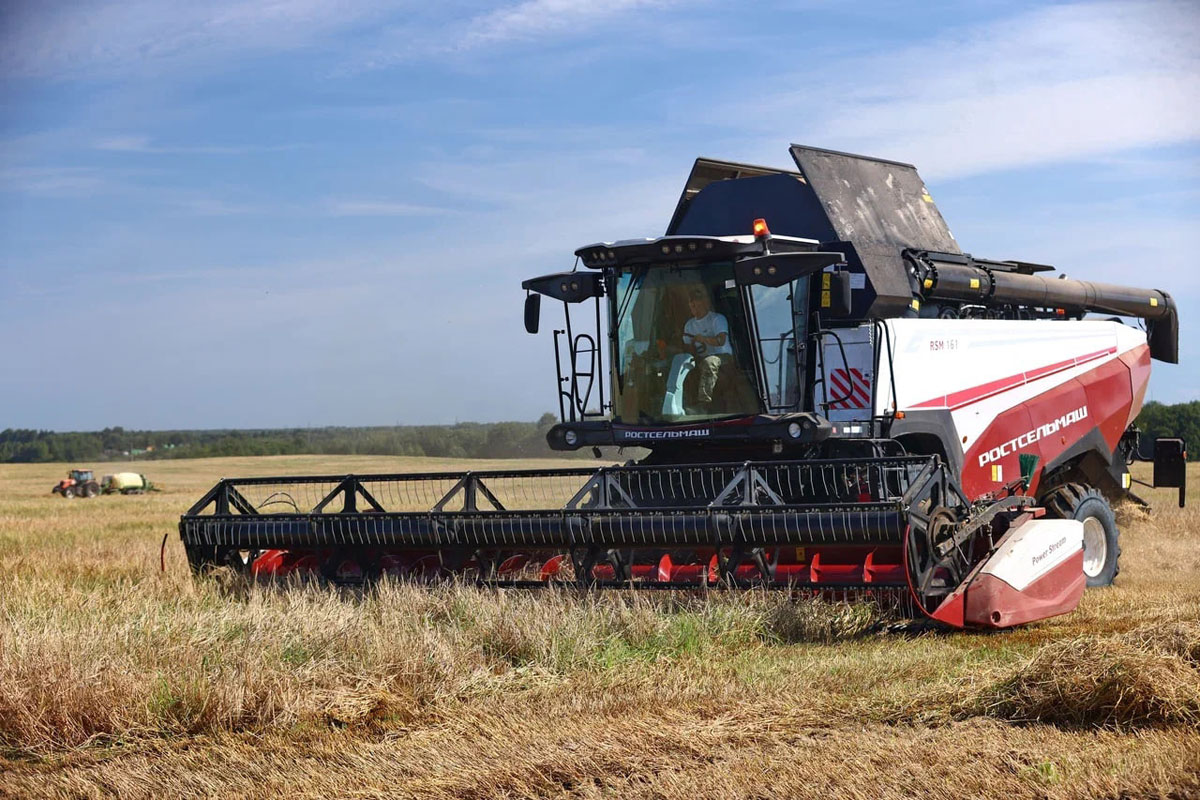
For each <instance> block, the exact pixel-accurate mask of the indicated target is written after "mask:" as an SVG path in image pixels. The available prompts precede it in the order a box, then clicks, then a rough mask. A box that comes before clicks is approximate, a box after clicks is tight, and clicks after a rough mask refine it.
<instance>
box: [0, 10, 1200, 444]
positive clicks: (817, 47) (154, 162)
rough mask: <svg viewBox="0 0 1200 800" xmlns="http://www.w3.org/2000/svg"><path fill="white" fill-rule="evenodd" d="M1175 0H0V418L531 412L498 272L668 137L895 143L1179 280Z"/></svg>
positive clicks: (603, 222) (107, 421)
mask: <svg viewBox="0 0 1200 800" xmlns="http://www.w3.org/2000/svg"><path fill="white" fill-rule="evenodd" d="M1197 9H1198V6H1197V5H1196V4H1195V3H1170V2H1166V3H1071V4H1051V5H1047V4H1034V3H1019V2H979V3H972V4H968V3H958V2H953V3H950V2H946V3H937V2H931V3H901V2H897V3H878V2H876V3H872V2H862V3H856V4H853V5H850V4H844V3H833V2H790V3H788V2H779V3H772V2H765V3H758V4H754V5H753V6H750V5H747V4H742V3H735V2H716V1H715V0H714V1H713V2H694V3H689V2H666V1H664V2H655V1H654V0H509V1H508V2H505V3H491V4H489V3H481V2H466V1H465V0H464V1H461V2H460V1H459V0H449V1H448V2H440V3H432V4H431V3H417V2H403V1H401V2H395V3H383V2H372V1H371V0H367V1H366V2H361V3H353V2H317V0H276V1H274V2H263V3H236V2H225V1H224V0H221V1H217V2H205V1H198V2H189V3H179V4H170V3H166V2H160V1H158V0H153V1H148V0H125V1H124V2H82V3H47V2H39V3H32V2H28V3H22V2H15V3H13V2H10V3H7V4H5V6H4V9H3V10H2V11H0V108H2V113H0V340H2V341H3V342H4V343H5V347H4V348H3V350H2V351H0V398H3V399H0V428H4V427H37V428H49V429H55V430H80V429H94V428H100V427H104V426H107V425H124V426H126V427H140V428H167V427H186V428H198V427H255V426H264V427H276V426H293V425H298V426H307V425H326V424H341V425H367V424H392V423H397V422H399V423H434V422H453V421H455V420H468V419H478V420H497V419H534V418H536V417H537V416H538V415H540V414H541V413H542V412H543V411H545V410H547V409H550V408H553V407H555V401H554V391H555V385H554V378H553V374H552V370H553V368H552V364H551V355H552V350H551V345H550V342H549V337H548V336H545V335H543V336H539V337H530V336H527V335H526V334H525V333H524V332H523V330H522V327H521V303H522V299H523V292H522V291H521V290H520V288H519V283H520V281H521V279H522V278H525V277H530V276H533V275H538V274H542V273H545V272H550V271H554V270H557V269H566V268H569V267H570V266H571V264H572V257H571V253H572V251H573V250H574V249H575V248H576V247H578V246H580V245H582V244H586V243H588V242H592V241H596V240H603V239H619V238H629V237H633V236H643V235H656V234H659V233H661V232H662V230H663V228H664V227H665V225H666V223H667V221H668V219H669V218H670V214H671V211H672V210H673V208H674V204H675V201H676V199H677V196H678V192H679V190H680V188H681V185H682V181H683V179H684V178H685V176H686V175H687V172H688V170H689V169H690V166H691V162H692V160H693V159H694V158H695V157H696V156H700V155H704V156H711V157H716V158H726V159H731V160H741V161H749V162H754V163H763V164H770V165H776V166H784V167H786V166H789V165H790V161H789V159H788V155H787V145H788V143H789V142H800V143H804V144H811V145H817V146H822V147H829V148H834V149H843V150H850V151H853V152H862V153H867V154H872V155H878V156H883V157H888V158H894V159H898V160H902V161H909V162H912V163H915V164H916V165H917V166H918V168H919V169H920V170H921V174H922V175H923V177H924V178H925V179H926V181H927V183H928V185H929V188H930V190H931V192H932V194H933V196H934V198H935V199H936V200H937V203H938V206H939V208H940V209H941V211H942V213H943V215H944V216H945V217H946V218H947V220H948V221H949V223H950V226H951V229H952V230H953V231H954V233H955V235H956V237H957V238H958V240H959V242H960V243H961V244H962V245H963V247H964V249H966V250H968V251H970V252H973V253H975V254H976V255H981V256H984V257H989V258H1023V259H1027V260H1031V261H1042V262H1046V263H1052V264H1055V265H1057V266H1059V267H1060V268H1061V269H1063V270H1064V271H1066V272H1067V273H1068V274H1070V275H1073V276H1078V277H1086V278H1089V279H1094V280H1105V281H1111V282H1122V283H1131V284H1134V285H1149V286H1154V287H1159V288H1163V289H1165V290H1167V291H1169V292H1171V293H1172V294H1173V295H1174V296H1175V297H1176V299H1177V301H1178V302H1179V305H1180V306H1181V316H1182V343H1181V347H1182V355H1181V358H1182V360H1183V361H1184V363H1183V364H1181V365H1180V366H1177V367H1172V366H1168V365H1163V364H1159V363H1157V362H1156V363H1155V368H1154V369H1155V374H1154V378H1153V380H1152V384H1151V397H1153V398H1154V399H1159V400H1163V401H1167V402H1174V401H1180V400H1189V399H1194V398H1197V397H1200V378H1198V377H1197V376H1198V375H1200V371H1198V370H1197V366H1196V365H1197V362H1196V360H1195V359H1196V358H1198V357H1200V352H1198V348H1197V334H1196V331H1197V323H1196V320H1197V319H1198V318H1200V270H1198V269H1197V268H1196V266H1195V264H1194V262H1195V259H1196V254H1197V253H1200V203H1198V202H1197V201H1198V199H1200V44H1198V43H1197V42H1198V40H1200V37H1198V36H1197V32H1198V31H1200V24H1198V23H1200V11H1198V10H1197Z"/></svg>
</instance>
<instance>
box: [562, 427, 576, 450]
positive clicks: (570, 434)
mask: <svg viewBox="0 0 1200 800" xmlns="http://www.w3.org/2000/svg"><path fill="white" fill-rule="evenodd" d="M563 441H564V442H566V443H567V444H568V445H570V446H571V447H574V446H575V445H577V444H578V443H579V434H578V433H576V432H575V431H567V432H566V433H564V434H563Z"/></svg>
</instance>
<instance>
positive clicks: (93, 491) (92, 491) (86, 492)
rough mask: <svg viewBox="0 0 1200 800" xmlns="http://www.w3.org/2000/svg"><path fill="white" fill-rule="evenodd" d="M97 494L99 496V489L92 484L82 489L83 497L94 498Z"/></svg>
mask: <svg viewBox="0 0 1200 800" xmlns="http://www.w3.org/2000/svg"><path fill="white" fill-rule="evenodd" d="M98 494H100V487H99V486H97V485H96V484H94V483H89V484H87V485H86V486H84V487H83V496H84V497H89V498H90V497H95V496H96V495H98Z"/></svg>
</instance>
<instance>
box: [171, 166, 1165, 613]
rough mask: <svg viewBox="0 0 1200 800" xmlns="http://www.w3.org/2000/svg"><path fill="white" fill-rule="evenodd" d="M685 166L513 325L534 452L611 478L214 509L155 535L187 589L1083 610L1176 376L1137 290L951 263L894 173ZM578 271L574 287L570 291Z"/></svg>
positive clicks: (939, 224) (473, 475)
mask: <svg viewBox="0 0 1200 800" xmlns="http://www.w3.org/2000/svg"><path fill="white" fill-rule="evenodd" d="M791 155H792V158H793V160H794V162H795V166H796V169H795V170H781V169H771V168H765V167H757V166H752V165H745V164H737V163H732V162H725V161H714V160H711V159H699V160H697V161H696V162H695V166H694V167H693V169H692V172H691V175H690V176H689V178H688V180H687V183H686V185H685V187H684V191H683V193H682V196H681V197H680V200H679V202H678V204H677V207H676V210H675V213H674V216H673V218H672V220H671V222H670V224H669V226H668V228H667V231H666V234H665V235H663V236H659V237H655V238H647V239H633V240H621V241H610V242H598V243H595V244H592V245H588V246H586V247H582V248H580V249H579V250H577V251H576V256H577V258H578V261H577V264H576V268H575V269H572V270H571V271H569V272H561V273H554V274H550V275H543V276H540V277H536V278H532V279H530V280H527V281H525V282H524V283H523V284H522V286H523V288H524V289H525V290H526V292H527V298H526V305H525V324H526V328H527V329H528V330H529V331H530V332H531V333H536V332H537V331H538V329H539V327H540V317H541V302H542V298H543V297H545V298H549V299H551V300H554V301H558V302H560V303H561V304H562V307H563V311H564V323H563V325H562V327H560V328H557V329H555V330H554V332H553V344H554V353H555V360H556V366H557V384H556V385H557V396H558V403H559V412H560V416H561V422H560V423H559V424H557V425H555V426H554V427H553V428H552V429H551V430H550V432H549V434H548V437H547V438H548V443H549V445H550V447H551V448H553V449H555V450H564V451H566V450H577V449H580V448H596V454H597V455H600V450H599V449H598V448H600V447H603V446H616V447H619V448H624V447H634V446H636V447H638V448H644V449H645V451H646V452H647V453H648V454H646V455H645V456H644V457H642V458H640V460H638V461H636V462H634V461H630V462H628V463H626V464H625V465H623V466H603V467H599V468H588V467H583V468H565V469H555V470H506V471H488V472H463V473H428V474H396V475H363V476H356V475H329V476H309V477H291V478H287V477H279V478H253V479H240V480H239V479H227V480H223V481H221V482H220V483H219V484H218V485H217V486H215V487H214V488H213V489H212V490H211V491H209V492H208V493H207V494H206V495H205V496H204V497H203V498H202V499H201V500H200V501H199V502H198V503H196V505H195V506H193V507H192V508H191V509H190V510H189V511H188V513H187V514H185V515H184V516H183V517H182V518H181V521H180V527H179V530H180V536H181V538H182V541H183V543H184V545H185V548H186V551H187V554H188V559H189V562H190V564H191V566H192V568H193V569H194V570H195V571H197V572H204V571H206V570H209V569H212V568H213V567H218V566H221V567H229V568H233V569H235V570H238V571H242V572H245V573H247V574H249V575H255V576H259V577H261V578H282V577H285V576H289V575H317V576H321V577H323V578H325V579H328V580H332V581H337V582H360V581H369V580H372V579H374V578H376V577H378V576H381V575H395V576H399V577H402V578H405V579H411V580H438V579H443V578H456V579H469V580H474V581H478V582H480V583H484V584H495V585H502V586H545V585H555V584H569V585H578V586H585V587H594V586H607V587H635V588H647V589H651V588H659V589H693V590H694V589H697V588H704V587H710V588H715V587H724V588H736V587H748V586H767V587H777V588H783V589H790V590H792V591H807V592H813V593H817V594H822V595H835V596H847V595H850V594H854V595H865V596H868V597H884V596H892V597H896V596H899V597H902V598H905V599H907V600H908V601H909V603H910V604H911V606H912V607H915V609H917V610H918V613H924V614H927V615H929V616H931V617H933V618H934V619H937V620H940V621H942V622H944V623H946V624H950V625H954V626H960V627H961V626H964V625H977V626H989V627H1006V626H1011V625H1015V624H1021V623H1024V622H1029V621H1032V620H1036V619H1041V618H1045V617H1048V616H1052V615H1055V614H1061V613H1064V612H1067V611H1069V610H1071V609H1072V608H1074V607H1075V605H1076V604H1077V603H1078V601H1079V597H1080V595H1081V593H1082V592H1083V590H1084V587H1085V585H1105V584H1108V583H1111V582H1112V580H1113V579H1114V577H1115V576H1116V574H1117V571H1118V566H1119V564H1118V558H1119V554H1120V548H1119V542H1118V536H1119V532H1118V530H1117V527H1116V523H1115V518H1114V516H1113V512H1112V507H1111V504H1112V503H1113V502H1114V501H1117V500H1119V499H1122V498H1126V497H1128V498H1132V499H1135V500H1136V497H1135V496H1134V495H1132V494H1131V491H1130V490H1131V488H1132V484H1133V483H1134V481H1133V479H1132V477H1131V475H1130V473H1129V469H1128V467H1129V465H1130V463H1132V461H1133V460H1134V459H1136V458H1142V457H1146V458H1149V457H1150V456H1149V453H1148V450H1147V448H1148V447H1151V446H1152V447H1153V451H1154V452H1153V459H1154V461H1155V483H1156V485H1159V486H1171V487H1179V497H1180V503H1181V504H1182V502H1183V496H1184V494H1183V493H1184V488H1183V484H1184V461H1185V458H1186V454H1185V453H1184V448H1183V443H1182V442H1181V441H1179V440H1159V441H1157V442H1154V443H1152V444H1151V443H1148V442H1145V441H1142V440H1141V438H1140V437H1139V435H1138V434H1137V432H1136V430H1134V429H1133V428H1132V423H1133V420H1134V418H1135V417H1136V416H1137V413H1138V411H1139V410H1140V408H1141V405H1142V401H1143V398H1144V396H1145V392H1146V387H1147V383H1148V380H1149V376H1150V362H1151V360H1152V359H1158V360H1161V361H1167V362H1171V363H1174V362H1176V361H1177V360H1178V321H1177V313H1176V308H1175V304H1174V302H1173V301H1172V299H1171V297H1170V295H1168V294H1167V293H1166V292H1164V291H1162V290H1158V289H1139V288H1131V287H1121V286H1112V285H1107V284H1100V283H1093V282H1088V281H1080V280H1071V279H1066V278H1064V277H1062V276H1058V277H1052V276H1051V274H1050V273H1052V272H1053V270H1054V268H1053V267H1050V266H1046V265H1042V264H1036V263H1031V262H1025V261H1010V260H1005V261H1000V260H988V259H982V258H976V257H974V256H972V255H970V254H967V253H964V252H963V251H962V250H961V249H960V248H959V246H958V244H957V242H956V241H955V239H954V238H953V236H952V235H951V234H950V231H949V229H948V227H947V226H946V223H945V221H944V220H943V219H942V216H941V214H940V213H939V211H938V209H937V207H936V205H935V204H934V202H933V199H932V197H931V196H930V195H929V192H928V191H927V190H926V188H925V185H924V184H923V182H922V181H921V179H920V177H919V176H918V174H917V172H916V169H915V168H914V167H912V166H911V165H908V164H902V163H899V162H893V161H886V160H882V159H875V158H866V157H862V156H855V155H850V154H846V153H839V152H833V151H828V150H822V149H818V148H811V147H802V146H797V145H793V146H792V147H791ZM580 262H581V266H582V268H580Z"/></svg>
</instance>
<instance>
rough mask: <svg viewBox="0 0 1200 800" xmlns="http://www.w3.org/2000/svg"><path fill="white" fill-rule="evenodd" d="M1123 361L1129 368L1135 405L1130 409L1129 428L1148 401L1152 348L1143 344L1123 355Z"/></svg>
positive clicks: (1127, 421)
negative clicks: (1147, 388)
mask: <svg viewBox="0 0 1200 800" xmlns="http://www.w3.org/2000/svg"><path fill="white" fill-rule="evenodd" d="M1121 360H1122V361H1123V362H1125V366H1127V367H1129V384H1130V386H1131V387H1132V389H1133V403H1132V405H1130V407H1129V419H1127V420H1126V421H1125V426H1126V427H1128V426H1129V425H1131V424H1132V423H1133V418H1134V417H1136V416H1137V415H1138V413H1139V412H1140V411H1141V410H1142V403H1144V402H1145V400H1146V387H1148V386H1149V385H1150V346H1149V345H1144V344H1143V345H1139V346H1137V347H1135V348H1133V349H1132V350H1130V351H1128V352H1126V353H1122V354H1121Z"/></svg>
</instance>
